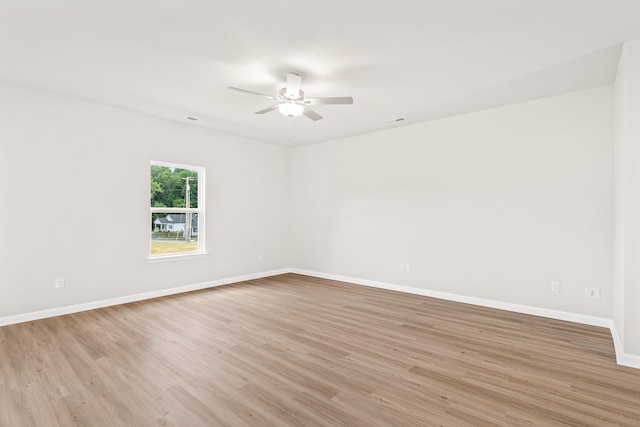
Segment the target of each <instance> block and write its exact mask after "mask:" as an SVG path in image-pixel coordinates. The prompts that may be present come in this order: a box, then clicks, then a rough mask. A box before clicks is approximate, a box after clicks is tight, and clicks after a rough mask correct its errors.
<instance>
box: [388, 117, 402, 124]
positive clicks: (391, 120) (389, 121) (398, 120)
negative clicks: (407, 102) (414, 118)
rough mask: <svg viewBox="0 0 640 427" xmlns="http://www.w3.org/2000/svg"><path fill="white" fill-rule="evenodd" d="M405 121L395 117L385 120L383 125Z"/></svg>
mask: <svg viewBox="0 0 640 427" xmlns="http://www.w3.org/2000/svg"><path fill="white" fill-rule="evenodd" d="M405 120H407V118H406V117H396V118H395V119H390V120H387V121H386V122H385V123H398V122H404V121H405Z"/></svg>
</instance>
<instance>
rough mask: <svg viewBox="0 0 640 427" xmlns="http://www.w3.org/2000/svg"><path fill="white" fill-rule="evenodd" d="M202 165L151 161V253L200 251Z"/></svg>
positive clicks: (169, 253)
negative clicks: (180, 164) (167, 163)
mask: <svg viewBox="0 0 640 427" xmlns="http://www.w3.org/2000/svg"><path fill="white" fill-rule="evenodd" d="M201 174H202V170H201V168H197V167H194V168H189V167H184V166H182V167H178V165H176V166H175V167H174V166H172V165H165V164H154V163H152V164H151V181H150V190H151V194H150V196H151V200H150V208H151V255H152V256H163V255H171V254H184V253H189V252H200V251H201V246H200V244H201V242H199V239H198V234H199V230H200V228H201V224H200V220H201V219H202V215H200V213H201V210H202V208H203V207H202V206H199V197H198V196H199V194H198V189H199V188H200V187H202V184H201V183H200V179H201V176H200V175H201Z"/></svg>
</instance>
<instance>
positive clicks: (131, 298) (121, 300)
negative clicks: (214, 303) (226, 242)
mask: <svg viewBox="0 0 640 427" xmlns="http://www.w3.org/2000/svg"><path fill="white" fill-rule="evenodd" d="M290 272H291V269H289V268H283V269H280V270H272V271H264V272H260V273H254V274H246V275H243V276H236V277H229V278H226V279H218V280H212V281H210V282H202V283H196V284H193V285H186V286H178V287H175V288H169V289H160V290H157V291H151V292H144V293H141V294H135V295H126V296H122V297H117V298H109V299H104V300H100V301H93V302H87V303H83V304H75V305H68V306H65V307H58V308H52V309H48V310H41V311H35V312H31V313H24V314H18V315H15V316H6V317H0V326H6V325H13V324H15V323H23V322H30V321H33V320H39V319H45V318H47V317H55V316H62V315H65V314H71V313H78V312H81V311H87V310H94V309H96V308H103V307H109V306H112V305H118V304H126V303H129V302H135V301H142V300H147V299H152V298H159V297H164V296H168V295H175V294H181V293H184V292H191V291H198V290H200V289H207V288H213V287H216V286H223V285H229V284H231V283H238V282H244V281H247V280H254V279H261V278H263V277H271V276H277V275H279V274H285V273H290Z"/></svg>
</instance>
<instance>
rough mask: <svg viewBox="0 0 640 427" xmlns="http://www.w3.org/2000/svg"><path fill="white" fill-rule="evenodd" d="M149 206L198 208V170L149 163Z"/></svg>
mask: <svg viewBox="0 0 640 427" xmlns="http://www.w3.org/2000/svg"><path fill="white" fill-rule="evenodd" d="M187 205H188V206H187ZM151 207H152V208H184V207H190V208H198V207H199V206H198V171H197V170H190V169H179V168H174V167H169V166H158V165H151Z"/></svg>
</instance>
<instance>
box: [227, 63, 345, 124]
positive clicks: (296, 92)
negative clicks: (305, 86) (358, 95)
mask: <svg viewBox="0 0 640 427" xmlns="http://www.w3.org/2000/svg"><path fill="white" fill-rule="evenodd" d="M301 82H302V77H300V76H299V75H297V74H292V73H289V74H287V86H286V87H283V88H282V89H280V90H279V91H278V96H271V95H266V94H263V93H259V92H253V91H251V90H246V89H240V88H237V87H232V86H229V89H233V90H237V91H239V92H244V93H249V94H252V95H259V96H264V97H266V98H269V99H273V100H274V101H278V102H279V103H278V104H276V105H273V106H271V107H268V108H265V109H263V110H260V111H256V112H255V114H265V113H268V112H269V111H273V110H275V109H276V108H277V109H278V111H280V113H281V114H283V115H285V116H287V117H289V118H292V117H297V116H300V115H302V114H304V115H305V116H307V117H308V118H310V119H311V120H313V121H317V120H320V119H322V116H321V115H320V114H318V113H316V112H315V111H313V110H312V109H311V108H309V107H308V106H309V105H321V104H325V105H330V104H334V105H335V104H353V98H352V97H350V96H341V97H328V98H305V97H304V92H303V91H302V90H300V83H301Z"/></svg>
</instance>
